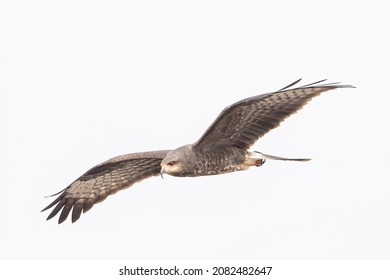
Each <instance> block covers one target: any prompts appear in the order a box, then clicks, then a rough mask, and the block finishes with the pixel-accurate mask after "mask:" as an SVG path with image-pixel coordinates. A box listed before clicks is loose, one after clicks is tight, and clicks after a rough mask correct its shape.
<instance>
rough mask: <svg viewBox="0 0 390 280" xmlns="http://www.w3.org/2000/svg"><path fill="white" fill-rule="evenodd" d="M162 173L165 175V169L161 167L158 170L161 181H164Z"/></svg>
mask: <svg viewBox="0 0 390 280" xmlns="http://www.w3.org/2000/svg"><path fill="white" fill-rule="evenodd" d="M164 173H165V169H164V168H162V167H161V169H160V176H161V178H163V179H164V176H163V175H164Z"/></svg>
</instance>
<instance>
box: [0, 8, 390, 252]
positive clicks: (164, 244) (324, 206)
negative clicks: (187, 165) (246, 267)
mask: <svg viewBox="0 0 390 280" xmlns="http://www.w3.org/2000/svg"><path fill="white" fill-rule="evenodd" d="M388 26H390V21H389V19H388V13H387V5H386V2H385V1H303V0H300V1H210V0H209V1H79V0H78V1H2V2H1V81H0V88H1V100H0V102H1V189H0V191H1V193H0V199H1V201H0V202H1V204H0V207H1V208H0V209H1V212H0V215H1V216H0V227H1V231H0V234H1V235H0V237H1V239H0V258H2V259H326V260H327V259H336V260H338V259H389V258H390V239H389V236H390V206H389V204H390V189H389V188H390V184H389V179H388V172H389V162H390V158H389V155H390V151H389V148H388V143H389V140H390V139H389V138H390V137H389V136H388V120H389V117H390V116H389V115H390V114H389V109H388V102H389V96H390V93H389V92H388V87H387V83H388V77H389V68H388V67H389V66H388V65H389V62H390V61H389V55H388V51H389V49H390V44H389V42H388ZM301 77H302V78H304V82H306V83H310V82H315V81H317V80H320V79H324V78H327V79H329V81H330V82H337V81H341V82H343V83H346V84H352V85H354V86H356V87H357V88H356V89H339V90H336V91H332V92H328V93H326V94H324V95H322V96H320V97H318V98H317V99H315V100H314V101H313V102H311V103H310V104H308V106H306V107H305V108H304V109H303V110H302V111H300V112H299V113H298V114H296V115H294V116H292V117H291V118H289V119H288V120H287V121H286V122H284V123H283V124H282V125H281V127H279V128H278V129H276V130H274V131H272V132H270V133H269V134H267V135H266V136H265V137H264V138H262V139H260V140H259V141H258V142H257V143H256V144H255V145H254V147H253V149H254V150H260V151H262V152H265V153H269V154H275V155H280V156H286V157H311V158H313V160H312V161H311V162H308V163H291V162H267V163H266V164H265V165H263V166H262V167H261V168H252V169H251V170H249V171H246V172H236V173H232V174H227V175H223V176H210V177H200V178H174V177H170V176H165V179H164V180H162V179H161V178H159V177H153V178H151V179H148V180H145V181H143V182H141V183H139V184H136V185H134V186H133V187H131V188H130V189H128V190H126V191H123V192H120V193H118V194H116V195H115V196H112V197H109V198H108V199H107V200H106V201H104V202H103V203H102V204H98V205H96V206H95V207H94V208H93V209H92V210H91V211H90V212H88V213H87V214H85V215H82V217H81V219H80V220H79V221H78V222H77V223H75V224H71V223H70V222H69V221H66V222H65V223H64V224H61V225H58V224H57V217H56V218H55V219H53V220H50V221H48V222H46V221H45V219H46V216H47V215H48V214H49V212H45V213H40V210H41V209H42V208H44V207H45V206H46V205H47V204H49V203H50V202H51V201H52V199H53V198H44V196H46V195H50V194H53V193H56V192H58V191H59V190H61V189H63V188H65V187H66V186H68V185H69V184H70V183H71V182H72V181H73V180H74V179H76V178H77V177H78V176H79V175H81V174H82V173H84V172H85V171H86V170H87V169H89V168H90V167H92V166H94V165H95V164H97V163H100V162H102V161H104V160H106V159H108V158H110V157H113V156H116V155H120V154H124V153H131V152H138V151H149V150H157V149H173V148H176V147H178V146H181V145H184V144H188V143H192V142H195V141H196V140H197V139H198V138H199V137H200V136H201V134H202V133H203V132H204V130H205V129H206V128H207V127H208V126H209V125H210V124H211V122H212V121H213V120H214V119H215V117H216V116H217V115H218V114H219V112H220V111H221V110H222V109H223V108H224V107H225V106H227V105H229V104H231V103H233V102H236V101H238V100H240V99H243V98H246V97H249V96H252V95H256V94H260V93H266V92H270V91H275V90H278V89H280V88H282V87H284V86H285V85H287V84H289V83H290V82H292V81H294V80H296V79H298V78H301Z"/></svg>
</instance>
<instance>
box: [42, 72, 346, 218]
mask: <svg viewBox="0 0 390 280" xmlns="http://www.w3.org/2000/svg"><path fill="white" fill-rule="evenodd" d="M299 81H300V80H298V81H296V82H294V83H292V84H290V85H288V86H286V87H284V88H282V89H280V90H278V91H276V92H272V93H267V94H262V95H256V96H253V97H249V98H246V99H243V100H241V101H238V102H236V103H234V104H232V105H230V106H228V107H226V108H225V109H224V110H223V111H222V112H221V113H220V115H219V116H218V117H217V118H216V120H215V121H214V122H213V123H212V124H211V126H210V127H209V128H208V129H207V130H206V132H204V134H203V135H202V136H201V137H200V139H199V140H198V141H197V142H195V143H193V144H189V145H185V146H182V147H179V148H177V149H176V150H161V151H150V152H141V153H132V154H127V155H122V156H118V157H114V158H112V159H109V160H107V161H105V162H103V163H101V164H98V165H96V166H95V167H93V168H91V169H90V170H88V171H87V172H86V173H84V174H83V175H81V176H80V177H79V178H78V179H76V180H75V181H74V182H73V183H71V184H70V185H69V186H68V187H67V188H65V189H64V190H62V191H60V192H59V193H56V194H54V195H52V196H55V195H59V196H58V197H57V198H56V199H55V200H54V201H53V202H52V203H50V204H49V205H48V206H47V207H46V208H44V209H43V210H42V211H45V210H47V209H49V208H51V207H53V206H55V207H54V209H53V210H52V212H51V213H50V215H49V216H48V217H47V220H49V219H51V218H53V217H54V216H55V215H57V214H58V213H59V212H60V211H61V210H62V211H61V214H60V217H59V219H58V223H59V224H60V223H62V222H64V221H65V220H66V219H67V217H68V215H69V213H70V211H71V210H72V222H76V221H77V220H78V219H79V218H80V215H81V213H82V212H83V213H85V212H87V211H88V210H90V209H91V208H92V206H93V205H95V204H96V203H98V202H101V201H103V200H105V199H106V198H107V196H109V195H112V194H115V193H117V192H118V191H120V190H124V189H126V188H128V187H130V186H132V185H133V184H135V183H137V182H139V181H141V180H143V179H146V178H148V177H151V176H156V175H161V176H163V174H169V175H172V176H179V177H195V176H205V175H217V174H223V173H228V172H234V171H239V170H246V169H248V168H249V167H251V166H261V165H262V164H264V162H265V161H266V160H288V161H307V160H308V159H304V158H301V159H299V158H298V159H291V158H284V157H278V156H271V155H267V154H263V153H260V152H256V151H253V152H252V151H249V150H248V149H249V148H250V147H251V146H252V145H253V144H254V143H255V142H256V141H257V140H258V139H259V138H260V137H262V136H263V135H264V134H266V133H267V132H269V131H270V130H272V129H273V128H275V127H277V126H279V124H280V123H281V122H282V121H283V120H284V119H286V118H287V117H288V116H290V115H291V114H293V113H295V112H297V111H298V110H299V109H301V108H302V107H303V106H304V105H305V104H306V103H307V102H309V101H310V100H311V99H312V98H314V97H316V96H318V95H320V94H321V93H323V92H325V91H328V90H332V89H336V88H353V86H350V85H341V84H339V83H324V81H325V80H321V81H318V82H316V83H311V84H308V85H304V86H300V87H295V88H293V86H295V85H296V84H297V83H298V82H299Z"/></svg>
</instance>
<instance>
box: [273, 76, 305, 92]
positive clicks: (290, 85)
mask: <svg viewBox="0 0 390 280" xmlns="http://www.w3.org/2000/svg"><path fill="white" fill-rule="evenodd" d="M301 80H302V78H300V79H298V80H296V81H295V82H293V83H291V84H289V85H288V86H285V87H284V88H281V89H279V90H278V91H282V90H285V89H288V88H290V87H292V86H294V85H296V84H297V83H299V82H300V81H301Z"/></svg>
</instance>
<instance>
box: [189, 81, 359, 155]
mask: <svg viewBox="0 0 390 280" xmlns="http://www.w3.org/2000/svg"><path fill="white" fill-rule="evenodd" d="M299 81H300V80H298V81H296V82H294V83H292V84H290V85H288V86H287V87H284V88H283V89H281V90H279V91H276V92H273V93H267V94H262V95H257V96H253V97H250V98H247V99H243V100H241V101H238V102H236V103H234V104H232V105H231V106H228V107H226V108H225V109H224V110H223V111H222V112H221V113H220V115H219V116H218V117H217V119H216V120H215V121H214V122H213V124H212V125H211V126H210V127H209V128H208V129H207V130H206V132H205V133H204V134H203V135H202V137H201V138H200V139H199V140H198V141H197V142H196V143H195V144H194V148H197V149H200V150H208V149H213V148H214V147H215V146H219V147H221V146H226V145H228V146H237V147H239V148H242V149H245V150H246V149H248V148H249V147H250V146H252V145H253V144H254V143H255V142H256V141H257V139H259V138H260V137H262V136H263V135H264V134H266V133H267V132H269V131H270V130H272V129H274V128H276V127H277V126H279V125H280V123H281V122H282V121H283V120H285V119H286V118H287V117H288V116H290V115H291V114H293V113H295V112H297V111H298V110H299V109H301V108H302V107H303V106H304V105H305V104H306V103H308V102H309V101H310V100H311V99H312V98H314V97H316V96H318V95H320V94H321V93H323V92H325V91H328V90H332V89H336V88H351V87H352V88H353V86H350V85H340V84H338V83H328V84H321V83H322V82H324V81H325V80H321V81H318V82H315V83H311V84H308V85H305V86H301V87H298V88H293V89H289V88H290V87H292V86H294V85H295V84H296V83H298V82H299Z"/></svg>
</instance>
